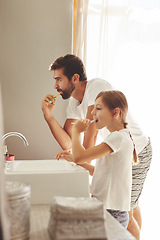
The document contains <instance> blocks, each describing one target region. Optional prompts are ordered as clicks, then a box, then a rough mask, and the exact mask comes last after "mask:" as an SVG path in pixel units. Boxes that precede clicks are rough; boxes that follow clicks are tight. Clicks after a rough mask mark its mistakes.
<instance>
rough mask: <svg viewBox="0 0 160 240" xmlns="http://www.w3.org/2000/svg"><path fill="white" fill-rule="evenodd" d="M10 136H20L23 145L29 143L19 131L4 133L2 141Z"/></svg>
mask: <svg viewBox="0 0 160 240" xmlns="http://www.w3.org/2000/svg"><path fill="white" fill-rule="evenodd" d="M11 136H17V137H20V138H21V139H22V140H23V142H24V145H25V146H28V145H29V144H28V141H27V139H26V138H25V136H23V135H22V134H21V133H18V132H9V133H6V134H4V135H3V137H2V140H3V141H4V140H5V139H6V138H8V137H11Z"/></svg>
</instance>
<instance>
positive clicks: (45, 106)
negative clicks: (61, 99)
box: [41, 94, 56, 119]
mask: <svg viewBox="0 0 160 240" xmlns="http://www.w3.org/2000/svg"><path fill="white" fill-rule="evenodd" d="M54 97H55V96H54V95H51V94H48V95H47V96H46V97H45V98H44V99H43V101H42V103H41V108H42V111H43V114H44V118H45V119H47V118H49V117H50V116H52V113H53V109H54V107H55V104H56V99H53V98H54Z"/></svg>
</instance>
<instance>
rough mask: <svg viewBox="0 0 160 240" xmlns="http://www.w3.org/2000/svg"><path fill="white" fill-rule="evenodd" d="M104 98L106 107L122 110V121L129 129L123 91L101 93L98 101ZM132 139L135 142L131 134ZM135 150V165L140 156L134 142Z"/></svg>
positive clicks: (126, 105)
mask: <svg viewBox="0 0 160 240" xmlns="http://www.w3.org/2000/svg"><path fill="white" fill-rule="evenodd" d="M99 97H102V102H103V103H104V105H105V106H107V107H108V108H109V109H110V110H114V109H115V108H119V109H120V117H121V121H122V123H123V125H124V128H127V124H128V123H127V122H126V116H127V113H128V103H127V99H126V97H125V95H124V94H123V93H122V92H121V91H116V90H110V91H105V92H103V91H102V92H100V93H99V94H98V95H97V97H96V99H97V98H99ZM130 137H131V139H132V141H133V138H132V135H131V134H130ZM133 145H134V150H133V163H134V164H137V163H138V156H137V153H136V149H135V143H134V141H133Z"/></svg>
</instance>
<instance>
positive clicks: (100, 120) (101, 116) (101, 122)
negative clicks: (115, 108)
mask: <svg viewBox="0 0 160 240" xmlns="http://www.w3.org/2000/svg"><path fill="white" fill-rule="evenodd" d="M92 115H93V118H94V120H95V126H96V128H97V129H101V128H103V127H107V128H108V129H109V127H110V124H111V122H112V120H113V114H112V111H111V110H110V109H109V108H108V107H107V106H106V105H104V103H103V102H102V97H99V98H97V99H96V101H95V105H94V109H93V111H92Z"/></svg>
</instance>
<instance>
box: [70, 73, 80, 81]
mask: <svg viewBox="0 0 160 240" xmlns="http://www.w3.org/2000/svg"><path fill="white" fill-rule="evenodd" d="M72 80H73V82H77V81H79V74H77V73H75V74H74V75H73V76H72Z"/></svg>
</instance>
